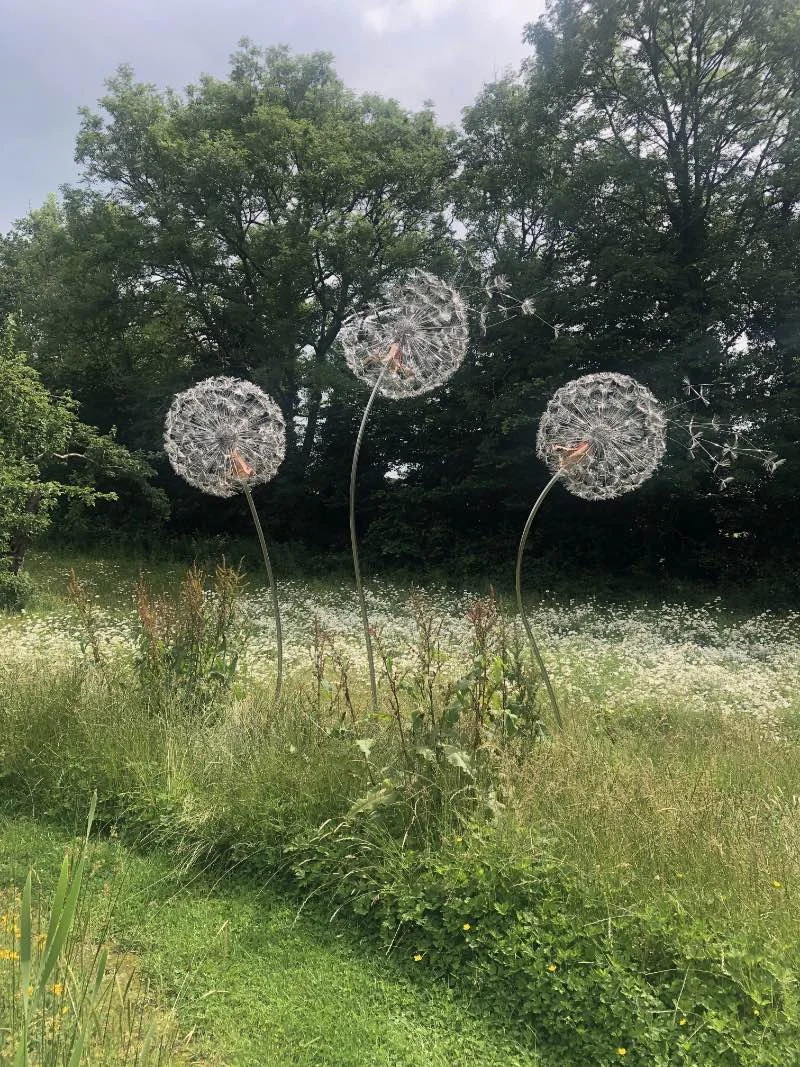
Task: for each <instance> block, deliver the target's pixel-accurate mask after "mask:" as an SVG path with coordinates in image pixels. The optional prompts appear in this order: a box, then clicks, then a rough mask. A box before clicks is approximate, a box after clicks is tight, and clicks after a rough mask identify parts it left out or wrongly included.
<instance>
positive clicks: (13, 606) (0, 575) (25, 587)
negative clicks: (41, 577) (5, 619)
mask: <svg viewBox="0 0 800 1067" xmlns="http://www.w3.org/2000/svg"><path fill="white" fill-rule="evenodd" d="M32 596H33V580H32V578H31V576H30V575H29V574H25V572H24V571H23V572H21V573H20V574H13V573H12V572H11V571H0V611H22V609H23V608H24V607H26V606H27V605H28V603H29V601H30V599H31V597H32Z"/></svg>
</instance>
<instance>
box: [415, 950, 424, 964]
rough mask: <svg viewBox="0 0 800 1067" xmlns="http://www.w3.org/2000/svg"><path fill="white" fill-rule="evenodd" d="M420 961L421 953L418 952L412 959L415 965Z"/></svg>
mask: <svg viewBox="0 0 800 1067" xmlns="http://www.w3.org/2000/svg"><path fill="white" fill-rule="evenodd" d="M421 959H422V953H421V952H418V953H417V954H416V956H415V957H414V962H415V963H419V961H420V960H421Z"/></svg>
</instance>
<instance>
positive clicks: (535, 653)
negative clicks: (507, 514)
mask: <svg viewBox="0 0 800 1067" xmlns="http://www.w3.org/2000/svg"><path fill="white" fill-rule="evenodd" d="M563 473H564V472H563V471H558V472H557V473H556V474H554V475H553V477H552V478H551V479H550V481H549V482H548V483H547V485H546V486H545V487H544V489H543V490H542V491H541V493H539V496H538V497H537V499H536V503H535V504H534V505H533V507H532V508H531V513H530V515H529V516H528V521H527V522H526V523H525V529H524V530H523V531H522V537H521V538H520V542H519V550H518V551H517V607H518V608H519V614H520V617H521V619H522V625H523V626H524V627H525V633H526V634H527V635H528V641H529V642H530V646H531V652H532V653H533V658H534V659H535V660H536V663H537V666H538V667H539V670H540V671H541V672H542V678H543V679H544V684H545V687H546V689H547V695H548V697H549V698H550V707H551V708H552V709H553V717H554V718H555V720H556V723H557V724H558V728H559V730H563V728H564V724H563V722H562V721H561V712H560V711H559V708H558V701H557V700H556V694H555V693H554V691H553V686H552V683H551V681H550V675H549V674H548V673H547V668H546V667H545V665H544V660H543V659H542V656H541V653H540V652H539V646H538V645H537V644H536V639H535V638H534V636H533V632H532V631H531V627H530V623H529V622H528V619H527V616H526V615H525V609H524V608H523V606H522V554H523V552H524V551H525V545H526V544H527V541H528V534H529V533H530V531H531V526H532V525H533V520H534V519H535V518H536V513H537V511H538V510H539V508H540V507H541V506H542V503H543V502H544V498H545V497H546V496H547V494H548V493H549V492H550V490H551V489H552V488H553V486H554V485H555V484H556V482H557V481H558V479H559V478H560V477H561V475H562V474H563Z"/></svg>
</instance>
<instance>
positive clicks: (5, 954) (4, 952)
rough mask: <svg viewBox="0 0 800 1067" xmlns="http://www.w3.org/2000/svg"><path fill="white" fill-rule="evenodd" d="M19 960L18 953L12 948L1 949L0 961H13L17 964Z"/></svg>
mask: <svg viewBox="0 0 800 1067" xmlns="http://www.w3.org/2000/svg"><path fill="white" fill-rule="evenodd" d="M18 959H19V953H18V952H13V951H12V950H11V949H10V948H0V960H11V962H12V963H16V961H17V960H18Z"/></svg>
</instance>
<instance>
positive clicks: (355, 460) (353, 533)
mask: <svg viewBox="0 0 800 1067" xmlns="http://www.w3.org/2000/svg"><path fill="white" fill-rule="evenodd" d="M388 369H389V363H388V361H387V362H386V363H384V365H383V369H382V370H381V372H380V374H379V375H378V379H377V381H376V382H375V384H374V385H373V387H372V392H371V393H370V395H369V400H368V401H367V406H366V407H365V408H364V415H363V417H362V419H361V425H360V427H359V429H358V437H357V438H356V447H355V451H354V452H353V465H352V467H351V468H350V544H351V546H352V549H353V570H354V571H355V575H356V593H357V594H358V601H359V604H360V606H361V624H362V626H363V627H364V643H365V644H366V646H367V662H368V664H369V685H370V691H371V693H372V711H373V713H374V714H377V712H378V683H377V682H376V680H375V657H374V655H373V653H372V638H371V637H370V634H369V619H368V618H367V604H366V601H365V600H364V588H363V586H362V584H361V567H360V566H359V563H358V541H357V539H356V474H357V472H358V457H359V455H360V453H361V441H362V438H363V437H364V428H365V426H366V425H367V419H368V418H369V413H370V411H371V410H372V405H373V403H374V402H375V397H376V396H377V395H378V389H379V387H380V384H381V382H382V381H383V378H384V375H385V374H386V371H387V370H388Z"/></svg>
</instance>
